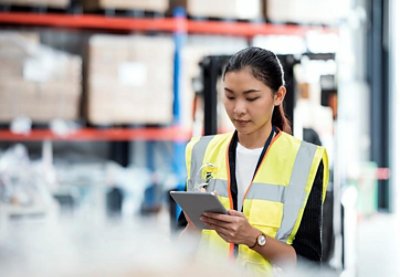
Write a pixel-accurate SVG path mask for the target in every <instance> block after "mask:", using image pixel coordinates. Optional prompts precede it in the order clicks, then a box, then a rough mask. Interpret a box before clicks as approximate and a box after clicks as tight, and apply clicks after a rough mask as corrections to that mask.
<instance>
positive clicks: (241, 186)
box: [235, 143, 263, 211]
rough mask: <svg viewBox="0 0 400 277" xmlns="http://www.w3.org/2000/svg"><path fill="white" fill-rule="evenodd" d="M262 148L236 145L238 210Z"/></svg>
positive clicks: (240, 207) (240, 208)
mask: <svg viewBox="0 0 400 277" xmlns="http://www.w3.org/2000/svg"><path fill="white" fill-rule="evenodd" d="M262 150H263V148H262V147H261V148H255V149H248V148H246V147H244V146H243V145H241V144H240V143H238V144H237V147H236V172H235V173H236V183H237V189H238V195H237V202H238V203H237V204H238V211H241V210H242V205H243V196H244V193H245V191H246V190H247V188H248V186H249V185H250V182H251V181H252V178H253V175H254V172H255V170H256V166H257V162H258V159H259V158H260V155H261V152H262Z"/></svg>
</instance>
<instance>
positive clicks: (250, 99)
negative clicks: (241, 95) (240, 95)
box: [247, 97, 259, 102]
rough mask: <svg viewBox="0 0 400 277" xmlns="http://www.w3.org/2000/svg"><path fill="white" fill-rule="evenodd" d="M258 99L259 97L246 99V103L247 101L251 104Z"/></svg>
mask: <svg viewBox="0 0 400 277" xmlns="http://www.w3.org/2000/svg"><path fill="white" fill-rule="evenodd" d="M258 98H259V97H254V98H247V101H249V102H253V101H255V100H257V99H258Z"/></svg>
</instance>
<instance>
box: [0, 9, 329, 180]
mask: <svg viewBox="0 0 400 277" xmlns="http://www.w3.org/2000/svg"><path fill="white" fill-rule="evenodd" d="M2 25H7V26H9V25H12V26H18V25H24V26H27V25H28V26H33V27H54V28H64V29H80V30H99V31H121V32H130V31H147V32H151V31H157V32H170V33H173V34H174V38H175V40H174V41H175V57H174V59H175V61H174V75H175V76H174V103H173V106H174V109H173V111H174V124H173V125H172V126H171V127H159V128H147V127H145V128H126V129H121V128H117V129H116V128H109V129H98V128H85V129H79V130H77V131H75V132H72V133H70V134H67V135H57V134H54V133H52V131H51V130H47V129H44V130H32V131H31V132H30V133H28V134H24V135H18V134H14V133H12V132H11V131H8V130H0V141H43V140H50V141H52V140H53V141H88V140H93V141H120V142H124V141H134V140H145V141H150V142H154V141H173V142H174V159H176V160H175V161H174V162H173V166H172V167H173V171H174V173H176V174H177V176H182V175H184V166H183V164H181V163H179V162H178V160H182V161H183V158H184V144H185V141H187V140H188V139H189V138H190V136H191V130H185V129H183V128H181V127H180V126H179V122H180V102H179V99H180V97H179V96H180V93H181V92H180V59H181V57H180V56H181V47H182V40H183V37H184V36H185V35H186V34H211V35H230V36H241V37H247V38H251V37H253V36H255V35H297V36H304V35H305V34H306V33H307V32H309V31H312V30H316V31H320V32H336V30H335V29H333V28H327V27H322V26H300V25H286V24H270V23H262V22H225V21H212V20H204V21H203V20H202V21H198V20H190V19H187V18H186V16H185V11H184V10H182V9H177V11H176V12H175V13H174V17H168V18H132V17H110V16H103V15H91V14H58V13H40V14H37V13H30V12H12V11H11V12H0V26H2ZM149 158H150V157H148V161H149V162H148V166H149V168H150V169H152V167H153V165H152V164H153V162H152V158H150V159H149Z"/></svg>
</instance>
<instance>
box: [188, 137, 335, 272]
mask: <svg viewBox="0 0 400 277" xmlns="http://www.w3.org/2000/svg"><path fill="white" fill-rule="evenodd" d="M232 136H233V134H232V133H228V134H221V135H215V136H204V137H196V138H192V140H191V141H190V142H189V143H188V145H187V147H186V167H187V174H188V180H187V190H188V191H191V190H195V186H196V185H197V184H199V183H201V182H202V181H204V179H205V178H206V179H209V182H208V186H207V191H214V192H216V193H217V195H218V198H219V200H220V201H221V203H222V204H223V205H224V206H225V208H227V209H233V202H232V201H233V200H232V195H231V188H230V172H229V171H230V168H229V161H228V157H229V155H228V153H229V152H228V150H229V145H230V143H231V140H232ZM321 160H322V162H323V164H324V177H323V178H324V179H323V190H322V191H323V193H322V196H321V197H322V199H323V200H324V198H325V192H326V188H327V184H328V178H329V173H328V158H327V153H326V150H325V149H324V148H323V147H320V146H316V145H313V144H310V143H307V142H304V141H301V140H298V139H296V138H294V137H293V136H291V135H289V134H287V133H284V132H282V131H280V132H279V133H278V134H277V135H276V136H275V137H274V139H273V141H272V142H271V144H270V146H269V147H268V149H267V152H266V154H265V155H264V158H263V160H262V162H261V164H260V166H259V168H258V170H257V172H256V174H255V177H254V180H253V183H252V184H251V185H250V186H249V188H248V189H247V191H246V192H245V195H244V199H243V213H244V215H245V216H246V218H247V219H248V221H249V223H250V224H251V225H252V226H253V227H255V228H257V229H259V230H260V231H262V232H263V233H265V234H267V235H268V236H270V237H272V238H275V239H277V240H280V241H282V242H285V243H287V244H292V242H293V240H294V238H295V235H296V233H297V230H298V229H299V226H300V222H301V219H302V217H303V212H304V209H305V206H306V203H307V199H308V196H309V194H310V191H311V188H312V185H313V182H314V179H315V176H316V173H317V169H318V166H319V164H320V162H321ZM204 171H206V172H204ZM207 171H208V172H207ZM205 175H209V176H208V178H207V177H205ZM201 246H202V248H203V249H204V248H206V249H212V251H214V252H213V253H215V252H216V251H221V253H222V254H223V255H226V256H232V255H233V251H234V244H232V243H231V244H230V243H227V242H225V241H224V240H223V239H222V238H221V237H220V236H219V235H218V234H217V233H216V232H215V231H212V230H203V231H202V239H201ZM237 260H238V261H239V263H241V264H242V265H243V266H244V267H245V268H248V269H250V270H251V271H252V272H253V274H255V275H264V276H265V275H266V274H269V273H270V271H271V264H270V262H269V261H268V260H266V259H264V258H263V257H262V256H261V255H260V254H258V253H257V252H256V251H254V250H252V249H250V248H249V247H247V246H246V245H239V249H238V253H237Z"/></svg>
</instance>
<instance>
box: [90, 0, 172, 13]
mask: <svg viewBox="0 0 400 277" xmlns="http://www.w3.org/2000/svg"><path fill="white" fill-rule="evenodd" d="M84 6H85V8H87V9H95V8H102V9H121V10H145V11H152V12H160V13H165V12H166V11H167V10H168V0H85V1H84Z"/></svg>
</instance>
